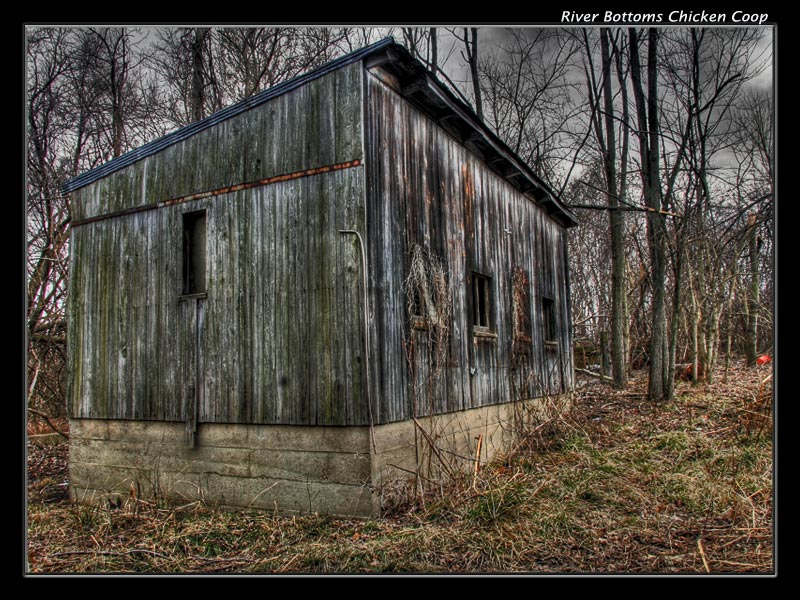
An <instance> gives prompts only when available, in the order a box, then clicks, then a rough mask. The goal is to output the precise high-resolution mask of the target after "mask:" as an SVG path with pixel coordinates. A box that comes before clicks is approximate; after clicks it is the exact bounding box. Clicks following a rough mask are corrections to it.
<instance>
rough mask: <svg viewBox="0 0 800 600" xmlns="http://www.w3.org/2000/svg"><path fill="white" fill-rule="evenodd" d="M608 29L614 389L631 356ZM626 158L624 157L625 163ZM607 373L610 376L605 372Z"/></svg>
mask: <svg viewBox="0 0 800 600" xmlns="http://www.w3.org/2000/svg"><path fill="white" fill-rule="evenodd" d="M610 35H611V34H610V33H609V30H608V29H603V30H602V31H601V34H600V49H601V56H602V67H603V100H604V108H605V129H606V144H605V146H606V148H605V153H604V156H603V165H604V167H605V173H606V184H607V186H608V206H609V208H611V209H612V210H609V211H608V222H609V231H610V235H611V361H612V367H613V368H612V372H613V375H614V386H615V387H617V388H623V387H625V384H626V383H627V380H628V377H627V375H628V365H627V353H626V351H625V329H626V327H627V326H628V315H627V306H626V304H627V303H626V292H627V290H626V282H625V270H626V266H625V246H624V241H625V240H624V238H625V217H624V213H623V212H622V211H620V210H616V209H617V208H618V207H619V204H620V198H619V190H618V186H617V165H616V153H617V142H616V136H615V128H614V99H613V95H612V90H611V52H610V49H609V37H610ZM625 158H626V157H624V156H623V160H625ZM605 374H607V373H605Z"/></svg>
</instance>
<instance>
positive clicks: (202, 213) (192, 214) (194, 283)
mask: <svg viewBox="0 0 800 600" xmlns="http://www.w3.org/2000/svg"><path fill="white" fill-rule="evenodd" d="M201 245H202V247H200V246H201ZM201 255H202V262H201V263H199V262H198V261H197V258H198V257H199V256H201ZM207 294H208V211H207V210H206V209H201V210H192V211H187V212H184V213H181V294H180V297H181V298H204V297H206V295H207Z"/></svg>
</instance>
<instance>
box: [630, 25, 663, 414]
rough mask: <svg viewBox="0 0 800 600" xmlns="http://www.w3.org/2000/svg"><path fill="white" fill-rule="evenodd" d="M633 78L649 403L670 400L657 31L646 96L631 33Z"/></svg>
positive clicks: (652, 36)
mask: <svg viewBox="0 0 800 600" xmlns="http://www.w3.org/2000/svg"><path fill="white" fill-rule="evenodd" d="M628 34H629V37H630V56H631V76H632V78H633V83H634V86H633V88H634V96H635V99H636V112H637V114H638V120H639V131H640V133H639V150H640V154H641V157H642V184H643V188H644V196H645V202H646V203H647V206H649V207H650V208H652V209H653V210H652V211H649V212H648V213H647V242H648V246H649V249H650V262H651V275H652V276H651V282H652V291H653V309H652V313H651V314H652V319H651V322H652V332H651V338H650V374H649V386H648V396H649V398H650V400H664V399H666V398H668V396H667V394H668V393H669V389H668V387H667V385H666V379H667V377H666V376H667V368H668V366H669V361H668V360H667V312H666V285H665V284H666V267H667V264H666V263H667V261H666V258H667V256H666V254H667V253H666V233H667V232H666V225H665V223H664V215H662V214H660V211H661V195H662V190H661V180H660V173H659V164H660V160H659V146H658V142H659V137H658V136H659V132H660V127H659V116H658V73H657V52H658V30H657V29H654V28H650V29H648V36H647V38H648V44H647V96H646V97H645V94H644V90H643V88H642V71H641V60H640V57H639V46H638V36H637V33H636V30H635V29H630V30H629V32H628Z"/></svg>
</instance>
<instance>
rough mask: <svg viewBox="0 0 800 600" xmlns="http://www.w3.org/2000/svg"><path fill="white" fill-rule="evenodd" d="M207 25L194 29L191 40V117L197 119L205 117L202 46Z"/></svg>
mask: <svg viewBox="0 0 800 600" xmlns="http://www.w3.org/2000/svg"><path fill="white" fill-rule="evenodd" d="M208 32H209V30H208V28H207V27H198V28H196V29H195V30H194V39H193V40H192V95H191V102H192V119H193V120H194V121H199V120H201V119H202V118H203V117H205V77H204V75H203V73H204V69H203V46H204V45H205V40H206V36H207V35H208Z"/></svg>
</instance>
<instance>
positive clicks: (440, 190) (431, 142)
mask: <svg viewBox="0 0 800 600" xmlns="http://www.w3.org/2000/svg"><path fill="white" fill-rule="evenodd" d="M366 87H367V94H368V111H367V118H368V125H367V128H366V133H367V139H368V143H367V163H366V164H367V173H368V175H367V177H368V190H369V192H368V209H367V222H368V224H369V233H370V235H369V262H370V268H371V270H372V280H373V283H374V290H373V299H372V310H373V316H374V321H373V323H374V324H373V328H372V336H373V338H372V344H371V345H372V347H373V348H380V351H379V352H376V353H375V356H374V360H373V364H372V379H373V381H374V383H375V387H376V396H377V397H378V398H380V402H379V404H378V415H377V420H378V421H379V422H385V421H394V420H398V419H403V418H408V417H409V416H411V414H413V413H414V412H416V413H417V414H430V413H432V412H434V413H435V412H445V411H453V410H460V409H468V408H474V407H478V406H484V405H487V404H494V403H498V402H504V401H508V400H510V399H512V398H520V397H538V396H542V395H545V394H549V393H559V392H561V391H564V390H565V389H570V388H571V387H572V354H571V336H570V321H569V307H568V297H567V296H568V294H567V270H566V265H567V261H566V244H565V236H566V232H565V231H564V230H563V228H562V227H561V226H559V225H558V224H557V223H556V222H555V221H554V220H553V219H551V218H550V217H548V216H547V214H546V212H545V210H543V209H542V208H541V207H539V206H537V205H535V204H534V203H533V202H532V201H531V200H530V199H528V198H527V197H525V196H523V195H522V194H521V193H520V192H519V191H517V190H516V189H515V188H513V187H512V186H511V185H510V184H509V183H508V182H506V181H505V180H503V179H502V178H500V177H499V176H498V175H497V174H495V173H494V172H492V171H491V170H490V169H489V168H488V167H487V166H486V164H485V163H483V162H482V161H481V160H479V159H478V158H477V157H475V156H474V154H472V153H470V152H469V151H468V150H467V149H466V148H465V147H464V146H463V145H461V144H459V143H458V142H457V141H456V140H454V139H453V138H452V137H450V136H449V135H448V134H446V133H445V132H444V131H443V130H442V128H441V127H439V126H437V125H436V124H435V123H434V122H433V121H432V120H431V119H429V118H428V117H426V116H425V115H423V114H422V113H421V112H420V111H419V110H417V109H416V108H414V107H413V106H412V105H411V104H409V103H408V102H406V101H405V100H404V99H402V98H401V97H400V96H399V95H398V94H397V93H396V92H395V91H393V90H391V89H390V88H389V87H387V86H386V85H385V84H384V83H382V82H381V81H379V80H378V79H377V78H375V77H374V76H372V75H367V86H366ZM412 244H419V245H421V246H423V247H425V248H428V249H429V250H431V251H433V252H434V253H436V254H438V255H439V256H440V257H442V258H443V259H444V260H445V262H446V264H447V265H448V268H449V273H450V277H451V281H452V286H453V298H452V313H453V323H452V324H451V328H452V333H451V335H450V337H449V344H450V348H449V352H448V354H449V357H448V361H447V366H446V368H444V369H440V370H439V374H438V375H437V376H436V377H434V378H432V379H431V378H428V377H427V376H426V374H427V373H430V369H431V365H430V358H429V356H428V349H427V344H426V342H425V339H424V338H425V336H427V332H424V331H416V330H412V329H411V328H410V327H409V317H410V315H409V314H408V310H407V307H406V298H405V295H404V293H403V291H402V285H403V280H404V278H405V277H406V268H407V261H408V252H409V249H410V247H411V245H412ZM401 265H402V266H403V267H401ZM516 266H520V267H522V268H523V269H524V270H525V272H526V273H527V276H528V278H529V280H530V293H529V299H530V307H529V308H530V315H531V320H532V336H531V340H530V342H528V343H527V346H528V347H527V352H517V353H516V354H515V353H513V352H512V341H513V338H512V335H513V333H512V327H513V319H512V314H511V311H512V290H511V287H512V278H513V269H514V267H516ZM473 271H477V272H480V273H484V274H485V275H488V276H490V277H491V281H492V290H491V291H492V300H493V301H492V305H493V306H492V317H491V320H492V330H493V332H494V333H496V338H493V337H476V336H474V335H473V330H472V325H471V319H472V317H471V315H472V295H471V293H470V286H471V277H472V273H473ZM542 295H545V296H548V297H550V298H552V299H553V301H554V305H555V308H556V310H555V313H556V321H557V340H556V342H557V344H555V345H553V344H550V345H546V344H545V343H544V340H543V333H544V332H543V323H542V316H541V296H542ZM409 343H413V345H414V348H415V350H416V352H415V354H414V364H413V365H412V364H410V363H409V361H408V359H407V355H408V353H407V348H408V345H409ZM517 349H518V350H519V349H520V348H519V343H517ZM409 367H412V368H411V369H410V368H409ZM412 370H413V371H414V372H415V374H416V379H415V381H414V382H413V383H412V381H411V380H410V377H409V373H410V371H412ZM512 380H513V382H514V383H513V385H512ZM415 402H416V404H417V406H416V408H415V407H414V404H415Z"/></svg>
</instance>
